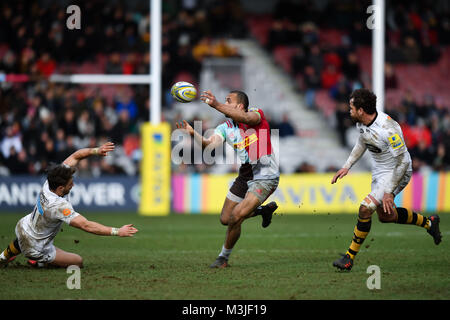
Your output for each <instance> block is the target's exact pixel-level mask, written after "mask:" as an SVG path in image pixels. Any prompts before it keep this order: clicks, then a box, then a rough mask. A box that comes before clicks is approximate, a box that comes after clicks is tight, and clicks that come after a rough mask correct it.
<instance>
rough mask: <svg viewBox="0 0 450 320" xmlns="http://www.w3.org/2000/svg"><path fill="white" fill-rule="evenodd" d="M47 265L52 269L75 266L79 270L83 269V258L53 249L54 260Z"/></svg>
mask: <svg viewBox="0 0 450 320" xmlns="http://www.w3.org/2000/svg"><path fill="white" fill-rule="evenodd" d="M48 264H49V265H51V266H54V267H62V268H66V267H68V266H72V265H76V266H78V267H80V268H82V267H83V258H81V256H79V255H78V254H76V253H71V252H66V251H64V250H61V249H59V248H57V247H55V258H54V259H53V260H51V261H50V262H49V263H48Z"/></svg>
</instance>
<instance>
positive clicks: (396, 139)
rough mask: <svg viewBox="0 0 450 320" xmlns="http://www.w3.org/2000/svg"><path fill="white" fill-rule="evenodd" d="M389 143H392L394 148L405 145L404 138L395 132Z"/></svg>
mask: <svg viewBox="0 0 450 320" xmlns="http://www.w3.org/2000/svg"><path fill="white" fill-rule="evenodd" d="M389 143H390V144H391V146H392V148H393V149H398V148H401V147H403V145H404V144H403V141H402V139H401V138H400V137H399V135H398V134H394V135H393V136H390V137H389Z"/></svg>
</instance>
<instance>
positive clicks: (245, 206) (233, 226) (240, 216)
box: [210, 192, 261, 268]
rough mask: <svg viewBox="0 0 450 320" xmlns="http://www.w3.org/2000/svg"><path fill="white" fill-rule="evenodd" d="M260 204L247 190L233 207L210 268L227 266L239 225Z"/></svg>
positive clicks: (238, 235) (239, 232) (239, 233)
mask: <svg viewBox="0 0 450 320" xmlns="http://www.w3.org/2000/svg"><path fill="white" fill-rule="evenodd" d="M260 204H261V201H260V200H259V199H258V198H257V197H256V196H255V195H254V194H253V193H250V192H247V195H246V196H245V198H244V200H243V201H242V202H240V203H239V204H238V205H237V206H235V207H234V209H233V211H232V213H231V216H230V218H229V221H228V228H227V233H226V236H225V243H224V245H223V246H222V251H221V252H220V254H219V256H218V257H217V259H216V260H215V261H214V262H213V263H212V264H211V265H210V268H225V267H227V266H228V259H229V257H230V254H231V251H232V250H233V247H234V245H235V244H236V242H237V241H238V240H239V237H240V236H241V225H242V222H244V220H245V219H247V218H250V217H251V215H252V214H253V211H254V210H255V209H256V208H257V207H258V206H259V205H260Z"/></svg>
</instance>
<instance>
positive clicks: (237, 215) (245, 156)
mask: <svg viewBox="0 0 450 320" xmlns="http://www.w3.org/2000/svg"><path fill="white" fill-rule="evenodd" d="M200 99H201V100H202V101H203V102H205V103H206V104H208V105H209V106H211V107H212V108H214V109H216V110H217V111H219V112H221V113H223V114H224V115H225V116H226V117H227V118H228V119H227V120H226V121H225V122H223V123H222V124H220V125H219V126H218V127H217V128H216V129H215V132H214V134H213V135H212V136H211V137H209V138H204V137H203V136H201V135H200V134H199V133H197V132H195V131H194V129H193V128H192V127H191V126H190V125H189V124H188V123H187V122H186V121H182V123H180V124H177V128H179V129H184V130H186V131H187V132H188V133H189V134H190V135H191V136H193V137H194V139H195V140H196V141H197V142H198V143H199V144H201V145H202V146H203V147H206V146H208V147H209V148H210V149H213V148H215V147H217V146H219V145H221V144H223V142H225V141H226V142H227V143H228V144H229V145H231V146H232V147H233V148H234V149H235V150H236V152H237V154H238V156H239V159H240V162H241V167H240V168H239V175H238V177H237V178H236V179H235V181H234V183H233V185H232V186H231V188H230V190H229V192H228V194H227V196H226V198H225V203H224V205H223V207H222V212H221V214H220V222H221V223H222V224H223V225H226V226H228V229H227V232H226V238H225V243H224V244H223V246H222V251H221V252H220V254H219V256H218V257H217V259H216V260H215V261H214V262H213V263H212V264H211V265H210V267H211V268H224V267H227V266H228V259H229V256H230V254H231V251H232V249H233V247H234V246H235V244H236V242H237V241H238V239H239V237H240V235H241V225H242V223H243V222H244V220H245V219H248V218H250V217H254V216H258V215H261V216H262V218H263V221H262V226H263V227H264V228H266V227H267V226H268V225H269V224H270V222H271V220H272V214H273V212H274V211H275V210H276V209H277V207H278V206H277V204H276V203H275V202H270V203H269V204H267V205H266V206H261V205H262V203H264V201H266V200H267V198H268V197H269V196H270V195H271V194H272V193H273V192H274V191H275V190H276V188H277V187H278V182H279V178H280V172H279V168H278V164H277V161H276V157H275V154H274V150H273V148H272V144H271V140H270V126H269V123H268V122H267V120H266V119H265V117H264V112H263V111H262V110H261V109H258V108H249V101H248V97H247V95H246V94H245V93H244V92H242V91H237V90H236V91H231V92H230V93H229V94H228V95H227V97H226V99H225V103H224V104H223V103H220V102H219V101H217V99H216V97H215V96H214V95H213V94H212V93H211V91H205V92H204V93H203V94H202V95H201V97H200Z"/></svg>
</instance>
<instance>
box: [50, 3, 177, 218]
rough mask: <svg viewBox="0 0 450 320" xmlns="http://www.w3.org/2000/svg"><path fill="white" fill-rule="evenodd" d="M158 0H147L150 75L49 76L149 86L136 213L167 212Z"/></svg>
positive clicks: (166, 149) (168, 161)
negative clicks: (148, 103)
mask: <svg viewBox="0 0 450 320" xmlns="http://www.w3.org/2000/svg"><path fill="white" fill-rule="evenodd" d="M161 3H162V1H161V0H149V9H150V19H151V23H150V26H149V28H150V30H149V31H150V48H149V50H150V57H151V59H150V64H151V68H149V69H150V74H148V75H122V74H120V75H114V74H72V75H58V74H54V75H52V76H51V77H50V81H51V82H65V83H79V84H148V85H149V86H150V119H149V122H148V123H145V124H143V126H142V128H141V148H142V161H141V177H140V180H141V195H140V204H139V209H138V211H139V213H140V214H142V215H149V216H152V215H168V214H169V213H170V180H171V176H170V166H171V159H170V125H169V124H168V123H161V29H162V20H161V15H162V13H161V12H162V6H161Z"/></svg>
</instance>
